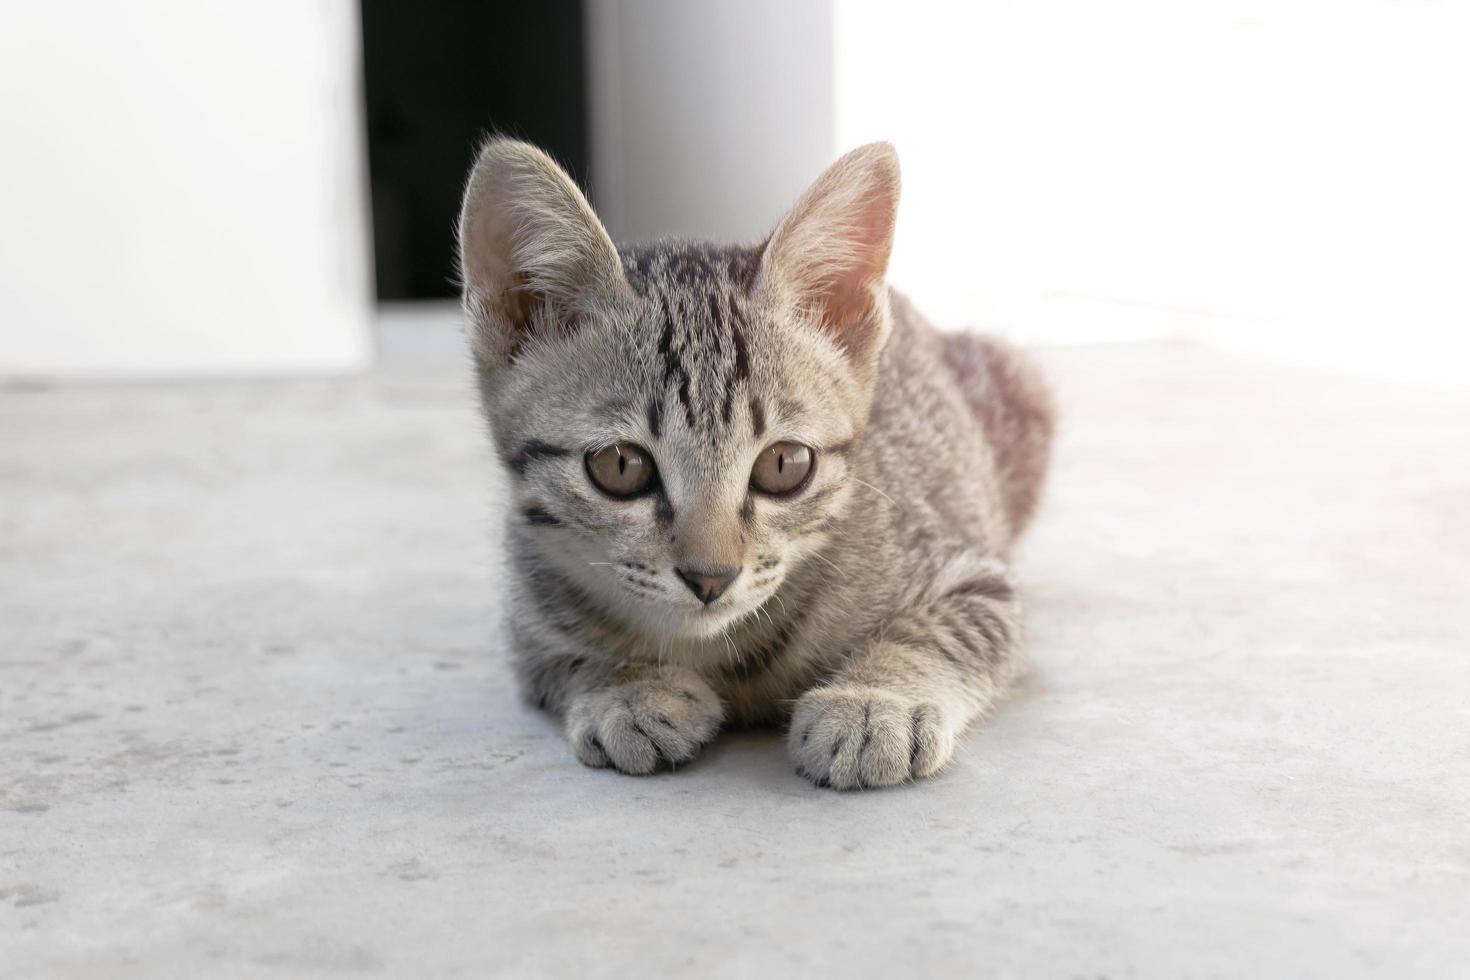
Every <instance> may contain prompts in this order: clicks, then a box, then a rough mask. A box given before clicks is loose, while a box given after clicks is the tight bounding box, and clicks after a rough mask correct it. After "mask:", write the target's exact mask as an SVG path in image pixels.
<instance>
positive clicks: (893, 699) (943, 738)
mask: <svg viewBox="0 0 1470 980" xmlns="http://www.w3.org/2000/svg"><path fill="white" fill-rule="evenodd" d="M956 734H957V732H956V731H955V729H954V727H953V726H951V725H949V724H947V723H946V720H945V718H944V716H943V715H942V714H941V713H940V711H939V708H938V706H936V705H935V704H933V703H931V702H927V701H915V700H913V699H910V698H908V697H905V696H904V695H901V694H897V693H895V692H892V691H887V690H884V689H882V688H876V687H855V686H851V687H850V686H841V687H819V688H816V689H814V690H811V691H808V692H807V693H806V694H803V695H802V696H801V699H800V700H798V701H797V702H796V710H795V711H794V712H793V713H792V716H791V731H790V732H789V733H788V734H787V737H786V743H787V746H788V748H789V749H790V751H791V755H792V758H794V759H795V760H796V766H797V771H798V772H800V773H801V774H802V775H803V776H805V777H806V778H808V779H810V780H811V781H812V782H814V783H816V784H817V785H818V786H831V787H833V788H835V789H860V788H864V787H875V786H892V785H894V784H895V783H901V782H904V781H905V780H909V779H921V778H923V777H925V776H932V775H934V774H935V773H936V772H938V771H939V770H940V769H941V768H942V767H943V766H944V764H945V763H946V762H948V761H949V759H950V756H952V755H954V749H955V736H956Z"/></svg>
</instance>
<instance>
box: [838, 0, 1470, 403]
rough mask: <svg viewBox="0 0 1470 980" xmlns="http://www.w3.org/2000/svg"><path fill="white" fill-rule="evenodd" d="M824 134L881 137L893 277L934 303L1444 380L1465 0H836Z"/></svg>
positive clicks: (1456, 325) (1000, 323) (1460, 370)
mask: <svg viewBox="0 0 1470 980" xmlns="http://www.w3.org/2000/svg"><path fill="white" fill-rule="evenodd" d="M835 30H836V37H837V42H836V45H837V64H836V70H837V137H838V142H839V143H840V144H841V145H842V146H844V147H846V146H851V145H855V144H858V143H861V142H865V141H867V140H870V139H878V138H888V139H892V140H894V141H895V142H896V143H897V144H898V147H899V151H900V153H901V155H902V158H903V163H904V176H905V191H904V193H905V199H904V204H903V211H902V216H901V221H900V239H899V242H898V246H897V249H896V252H895V256H894V264H893V278H894V280H895V281H896V282H897V283H899V284H900V286H903V287H906V288H908V289H909V290H910V292H912V293H913V294H914V296H915V298H916V299H917V300H918V302H919V303H920V305H921V306H922V307H924V308H927V309H929V310H931V311H932V312H933V313H934V314H935V315H936V316H937V317H939V318H941V319H944V320H947V321H949V322H951V323H964V322H969V323H979V324H984V325H989V326H997V327H1000V328H1002V329H1005V330H1008V331H1009V332H1010V333H1012V334H1014V335H1016V336H1019V337H1023V338H1030V339H1034V340H1047V341H1088V340H1110V339H1126V338H1130V337H1156V336H1176V337H1188V338H1195V339H1202V340H1206V341H1209V342H1215V343H1221V344H1225V345H1228V346H1233V347H1238V348H1243V349H1248V350H1252V351H1257V352H1261V353H1266V354H1270V355H1272V356H1276V357H1282V358H1289V359H1292V360H1297V361H1305V362H1310V363H1315V364H1321V365H1325V366H1331V367H1336V368H1347V369H1351V370H1355V371H1366V372H1371V373H1375V374H1380V375H1384V376H1389V377H1397V378H1406V379H1417V380H1433V381H1448V382H1455V381H1457V380H1459V379H1462V378H1464V377H1465V376H1466V375H1467V372H1466V369H1465V367H1464V365H1465V364H1466V362H1467V355H1470V4H1466V3H1453V2H1433V0H1423V2H1397V3H1394V2H1364V0H1242V2H1231V3H1210V2H1205V3H1194V2H1180V0H1123V2H1117V3H1107V4H1081V3H1072V2H1063V0H1028V2H1026V3H977V4H959V3H945V2H922V0H921V2H914V0H910V2H906V3H904V4H902V5H899V4H891V3H882V2H866V0H838V3H837V7H836V27H835Z"/></svg>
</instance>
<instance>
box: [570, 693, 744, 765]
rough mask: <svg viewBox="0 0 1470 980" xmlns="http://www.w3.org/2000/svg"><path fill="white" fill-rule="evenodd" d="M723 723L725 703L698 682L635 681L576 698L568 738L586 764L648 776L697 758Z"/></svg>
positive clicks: (571, 707)
mask: <svg viewBox="0 0 1470 980" xmlns="http://www.w3.org/2000/svg"><path fill="white" fill-rule="evenodd" d="M723 718H724V708H723V706H722V705H721V704H720V699H719V698H718V697H717V696H716V695H715V692H714V691H713V690H711V689H710V687H709V685H708V684H706V683H704V681H702V680H699V679H698V678H694V677H688V678H685V677H679V678H676V679H671V680H669V679H662V678H660V679H652V680H642V681H633V682H631V683H628V684H620V685H618V686H617V687H611V688H606V689H603V690H600V691H592V692H589V693H587V694H583V695H581V696H580V697H578V698H576V699H575V700H574V701H573V702H572V704H571V706H570V707H569V708H568V709H567V738H568V740H569V741H570V742H571V743H572V749H573V751H575V752H576V753H577V758H578V759H580V760H582V762H583V763H584V764H586V765H589V766H592V767H594V768H599V769H600V768H605V767H607V766H612V767H613V768H614V769H617V770H618V771H619V772H626V773H631V774H634V775H645V774H647V773H651V772H653V771H654V770H656V769H659V768H663V767H672V766H676V765H678V764H680V763H682V762H687V761H689V760H690V759H692V758H694V756H695V755H697V754H698V753H699V749H700V747H701V746H703V745H704V744H705V743H706V742H708V741H709V740H710V739H712V738H714V737H715V733H716V732H717V731H719V728H720V722H721V720H723Z"/></svg>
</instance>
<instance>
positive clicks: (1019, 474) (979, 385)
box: [944, 333, 1056, 541]
mask: <svg viewBox="0 0 1470 980" xmlns="http://www.w3.org/2000/svg"><path fill="white" fill-rule="evenodd" d="M944 348H945V350H944V353H945V360H946V361H947V362H948V363H949V367H950V370H951V371H953V372H954V375H955V378H956V379H958V381H959V383H960V390H961V391H963V392H964V394H965V400H966V401H967V402H968V403H969V405H970V411H972V412H974V413H975V417H976V418H978V419H979V420H980V424H981V425H983V426H984V427H985V435H986V437H987V438H988V439H989V441H990V446H991V450H992V452H993V453H994V455H995V465H996V471H997V476H998V477H999V479H1000V486H1001V493H1002V494H1003V495H1004V497H1005V509H1006V515H1007V517H1008V518H1009V521H1010V526H1011V540H1013V541H1014V540H1015V539H1016V538H1018V537H1020V535H1021V532H1022V531H1024V530H1025V529H1026V525H1027V524H1029V523H1030V522H1031V517H1032V515H1034V514H1035V513H1036V505H1037V503H1038V502H1039V501H1040V499H1041V490H1042V487H1043V485H1044V484H1045V483H1046V471H1047V466H1048V464H1049V463H1050V461H1051V444H1052V437H1053V435H1054V434H1055V432H1056V401H1055V399H1054V398H1053V397H1052V393H1051V388H1050V387H1049V386H1048V385H1047V383H1046V381H1045V379H1043V378H1042V376H1041V371H1040V369H1039V368H1038V367H1037V366H1036V364H1035V362H1033V361H1032V360H1031V358H1029V357H1028V356H1026V355H1025V354H1024V353H1022V352H1021V351H1020V350H1018V349H1017V348H1015V347H1013V346H1011V345H1010V344H1008V343H1006V342H1005V341H1003V340H1000V339H998V338H996V337H990V336H982V335H979V334H969V333H957V334H948V335H946V336H945V338H944Z"/></svg>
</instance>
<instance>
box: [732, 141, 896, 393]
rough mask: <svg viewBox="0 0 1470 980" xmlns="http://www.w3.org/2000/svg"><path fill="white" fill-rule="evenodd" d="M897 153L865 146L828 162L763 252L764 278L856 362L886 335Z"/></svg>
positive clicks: (866, 360) (872, 359)
mask: <svg viewBox="0 0 1470 980" xmlns="http://www.w3.org/2000/svg"><path fill="white" fill-rule="evenodd" d="M898 188H899V177H898V154H897V153H896V152H895V151H894V149H893V145H892V144H890V143H869V144H868V145H867V146H860V147H858V148H857V149H856V150H853V151H851V152H850V153H848V154H847V155H846V156H844V157H842V158H841V159H840V160H838V161H837V162H836V163H834V164H832V166H830V167H828V168H827V170H826V172H825V173H823V174H822V176H820V177H818V178H817V181H816V183H814V184H812V186H811V187H810V188H808V189H807V192H806V193H805V194H803V195H802V196H801V200H799V201H798V202H797V203H796V206H795V207H794V208H792V209H791V211H790V213H788V214H787V215H786V217H785V218H784V219H783V220H782V222H781V224H780V226H779V227H778V228H777V229H776V232H775V234H773V235H772V236H771V238H770V241H769V242H767V243H766V248H765V252H764V254H763V255H762V257H761V281H762V283H763V284H766V285H769V286H771V287H774V288H775V289H777V290H778V291H779V292H781V293H784V294H786V295H788V296H790V297H791V298H792V299H793V300H794V302H795V304H796V306H797V308H798V309H800V310H801V311H803V312H804V313H806V314H807V315H808V316H811V317H812V318H813V319H815V320H816V322H817V323H818V324H819V325H820V326H821V327H822V328H823V329H825V330H826V331H827V332H828V333H830V334H831V335H832V337H833V338H834V339H835V340H836V341H837V342H838V343H839V344H841V345H842V347H843V349H845V350H846V351H847V352H848V353H849V354H850V355H851V356H852V357H853V358H854V360H856V361H857V362H858V363H859V364H861V365H863V366H865V367H869V368H871V366H872V365H873V364H874V363H876V359H877V355H878V352H879V351H880V350H882V348H883V342H884V341H885V340H886V339H887V337H888V329H889V322H890V321H889V311H888V293H887V289H886V288H885V286H884V283H883V276H884V274H885V273H886V272H887V270H888V253H889V252H890V251H891V250H892V247H893V226H894V222H895V221H896V219H897V217H898Z"/></svg>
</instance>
